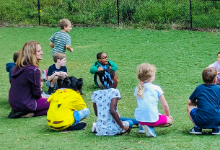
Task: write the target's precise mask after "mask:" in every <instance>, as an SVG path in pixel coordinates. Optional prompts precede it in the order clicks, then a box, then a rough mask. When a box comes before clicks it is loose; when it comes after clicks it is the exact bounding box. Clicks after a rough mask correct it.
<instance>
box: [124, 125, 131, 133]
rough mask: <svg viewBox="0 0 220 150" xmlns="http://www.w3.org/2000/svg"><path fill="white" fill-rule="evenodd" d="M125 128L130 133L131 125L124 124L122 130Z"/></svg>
mask: <svg viewBox="0 0 220 150" xmlns="http://www.w3.org/2000/svg"><path fill="white" fill-rule="evenodd" d="M123 130H125V131H126V132H127V133H130V131H131V128H129V126H123V128H122V131H123Z"/></svg>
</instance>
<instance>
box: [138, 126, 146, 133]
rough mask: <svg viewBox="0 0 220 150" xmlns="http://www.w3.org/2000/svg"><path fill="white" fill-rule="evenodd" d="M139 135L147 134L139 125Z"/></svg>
mask: <svg viewBox="0 0 220 150" xmlns="http://www.w3.org/2000/svg"><path fill="white" fill-rule="evenodd" d="M138 132H139V133H141V134H142V133H145V131H144V129H143V128H142V125H139V131H138Z"/></svg>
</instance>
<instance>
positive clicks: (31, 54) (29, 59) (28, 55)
mask: <svg viewBox="0 0 220 150" xmlns="http://www.w3.org/2000/svg"><path fill="white" fill-rule="evenodd" d="M38 44H39V43H38V42H36V41H29V42H26V43H25V44H24V46H23V48H22V50H21V52H20V54H19V56H18V58H17V61H16V68H21V67H23V66H25V65H33V66H36V67H39V60H38V59H37V57H36V53H37V46H38Z"/></svg>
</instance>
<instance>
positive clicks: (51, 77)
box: [47, 72, 60, 82]
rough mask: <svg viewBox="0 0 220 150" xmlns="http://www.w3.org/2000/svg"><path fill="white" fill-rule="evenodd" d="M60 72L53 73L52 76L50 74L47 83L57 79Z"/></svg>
mask: <svg viewBox="0 0 220 150" xmlns="http://www.w3.org/2000/svg"><path fill="white" fill-rule="evenodd" d="M59 75H60V72H55V73H54V74H52V75H51V76H47V81H49V82H50V81H52V80H53V79H54V78H55V77H57V78H58V77H59Z"/></svg>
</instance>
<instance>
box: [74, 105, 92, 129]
mask: <svg viewBox="0 0 220 150" xmlns="http://www.w3.org/2000/svg"><path fill="white" fill-rule="evenodd" d="M89 114H90V111H89V109H88V108H84V109H81V110H79V111H76V110H75V111H74V113H73V117H74V119H75V122H74V124H73V125H75V124H77V123H78V122H80V120H82V119H84V118H86V117H88V116H89Z"/></svg>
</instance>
